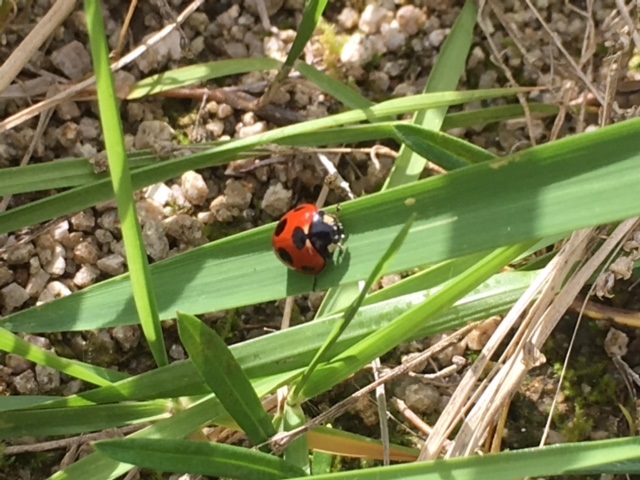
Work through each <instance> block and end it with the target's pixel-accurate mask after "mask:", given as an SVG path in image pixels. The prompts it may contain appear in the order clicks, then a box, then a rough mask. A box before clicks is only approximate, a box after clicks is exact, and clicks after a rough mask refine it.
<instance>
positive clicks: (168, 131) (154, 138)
mask: <svg viewBox="0 0 640 480" xmlns="http://www.w3.org/2000/svg"><path fill="white" fill-rule="evenodd" d="M174 133H175V132H174V130H173V128H171V126H170V125H169V124H168V123H167V122H163V121H162V120H146V121H144V122H142V123H141V124H140V126H139V127H138V132H137V133H136V138H135V140H134V142H133V145H134V147H135V149H136V150H143V149H145V148H155V146H156V145H158V144H159V143H165V142H173V135H174Z"/></svg>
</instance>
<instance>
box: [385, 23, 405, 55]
mask: <svg viewBox="0 0 640 480" xmlns="http://www.w3.org/2000/svg"><path fill="white" fill-rule="evenodd" d="M380 32H381V36H382V43H383V44H384V47H385V48H386V49H387V50H388V51H390V52H397V51H398V50H400V49H401V48H402V47H403V46H404V44H405V43H406V41H407V35H406V34H405V33H404V32H403V31H402V30H400V27H398V25H397V23H396V22H395V21H394V22H392V23H390V24H384V25H382V28H381V30H380Z"/></svg>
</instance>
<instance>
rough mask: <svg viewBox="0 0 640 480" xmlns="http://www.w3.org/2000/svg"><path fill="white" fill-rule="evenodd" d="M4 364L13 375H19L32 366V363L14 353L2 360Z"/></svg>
mask: <svg viewBox="0 0 640 480" xmlns="http://www.w3.org/2000/svg"><path fill="white" fill-rule="evenodd" d="M4 364H5V365H6V366H7V367H9V368H10V369H11V372H13V374H14V375H20V374H21V373H23V372H26V371H27V370H29V369H30V368H31V367H32V366H33V362H30V361H29V360H27V359H26V358H23V357H21V356H20V355H16V354H14V353H8V354H7V356H6V357H5V359H4Z"/></svg>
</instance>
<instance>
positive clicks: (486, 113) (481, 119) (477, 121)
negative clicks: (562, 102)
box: [441, 103, 560, 130]
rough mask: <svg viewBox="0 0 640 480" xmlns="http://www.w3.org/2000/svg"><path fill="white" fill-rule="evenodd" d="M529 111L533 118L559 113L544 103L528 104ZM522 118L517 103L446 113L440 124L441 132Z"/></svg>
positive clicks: (521, 109) (521, 112)
mask: <svg viewBox="0 0 640 480" xmlns="http://www.w3.org/2000/svg"><path fill="white" fill-rule="evenodd" d="M529 110H531V113H532V115H533V117H534V118H544V117H550V116H552V115H557V113H558V112H559V111H560V109H559V108H558V107H556V106H555V105H547V104H544V103H530V104H529ZM522 117H524V108H522V105H520V104H519V103H517V104H514V105H500V106H498V107H487V108H479V109H477V110H467V111H464V112H455V113H448V114H447V116H446V117H444V121H443V122H442V127H441V129H442V130H450V129H452V128H460V127H471V126H478V125H488V124H492V123H497V122H503V121H505V120H511V119H513V118H522Z"/></svg>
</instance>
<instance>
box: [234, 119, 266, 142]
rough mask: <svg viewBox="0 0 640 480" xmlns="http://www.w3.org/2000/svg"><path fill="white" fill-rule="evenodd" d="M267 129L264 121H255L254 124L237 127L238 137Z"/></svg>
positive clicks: (256, 133)
mask: <svg viewBox="0 0 640 480" xmlns="http://www.w3.org/2000/svg"><path fill="white" fill-rule="evenodd" d="M266 131H267V123H266V122H256V123H255V124H254V125H245V126H243V127H240V128H238V138H247V137H251V136H252V135H258V134H260V133H264V132H266Z"/></svg>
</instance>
